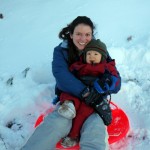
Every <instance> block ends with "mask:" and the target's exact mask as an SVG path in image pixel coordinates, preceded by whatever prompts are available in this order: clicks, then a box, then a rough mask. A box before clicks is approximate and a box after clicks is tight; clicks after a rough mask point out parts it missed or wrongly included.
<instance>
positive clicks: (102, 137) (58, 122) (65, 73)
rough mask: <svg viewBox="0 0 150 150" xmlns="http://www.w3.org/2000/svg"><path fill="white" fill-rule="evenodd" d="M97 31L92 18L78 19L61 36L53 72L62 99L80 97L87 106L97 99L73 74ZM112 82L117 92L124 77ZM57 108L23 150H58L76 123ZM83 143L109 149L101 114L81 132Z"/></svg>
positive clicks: (88, 149)
mask: <svg viewBox="0 0 150 150" xmlns="http://www.w3.org/2000/svg"><path fill="white" fill-rule="evenodd" d="M94 28H95V27H94V25H93V22H92V21H91V20H90V18H88V17H86V16H78V17H77V18H76V19H74V20H73V21H72V22H71V23H70V24H69V25H68V26H67V27H65V28H63V29H62V31H61V32H60V33H59V37H60V38H61V39H63V42H62V43H61V44H59V45H58V46H57V47H56V48H55V49H54V55H53V62H52V72H53V75H54V77H55V79H56V94H57V95H58V96H59V94H60V93H61V91H63V92H66V93H69V94H71V95H74V96H76V97H78V98H80V99H81V100H83V101H85V103H86V104H90V103H91V101H92V100H93V97H94V98H95V96H93V95H95V93H93V92H92V91H90V90H89V88H88V87H86V85H84V84H83V83H82V82H81V81H80V80H79V79H77V78H76V77H75V76H74V75H73V74H72V73H71V72H70V71H69V66H70V65H71V64H72V63H74V62H75V61H78V60H79V57H80V55H81V54H82V50H83V49H84V48H85V46H86V45H87V44H88V43H89V42H90V41H91V39H92V38H93V36H94ZM112 61H113V60H112V59H111V58H110V57H109V56H108V57H107V62H108V63H110V65H111V62H112ZM113 64H114V63H113ZM112 82H115V83H113V85H114V86H113V89H111V92H112V93H117V92H118V91H119V89H120V77H118V80H117V81H116V80H115V81H112ZM111 88H112V87H111ZM96 94H97V93H96ZM58 107H59V106H58ZM58 107H57V108H58ZM57 108H56V110H55V111H54V112H52V113H51V114H49V115H48V116H47V117H46V118H45V120H44V122H43V123H42V124H41V125H40V126H39V127H38V128H37V129H36V130H35V132H34V133H33V135H32V136H31V137H30V139H29V140H28V141H27V143H26V145H25V146H24V147H23V150H34V149H36V150H54V149H55V145H56V143H57V142H58V141H59V140H60V139H61V138H63V137H66V136H67V135H68V133H69V131H70V129H71V126H72V120H69V119H66V118H65V117H62V116H61V115H59V114H58V110H57ZM79 143H80V149H81V150H105V149H108V135H107V130H106V127H105V125H104V123H103V120H102V119H101V118H100V117H99V115H98V114H96V113H93V114H92V115H90V116H89V117H88V119H87V120H86V121H85V122H84V124H83V126H82V128H81V131H80V142H79Z"/></svg>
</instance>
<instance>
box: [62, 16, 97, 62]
mask: <svg viewBox="0 0 150 150" xmlns="http://www.w3.org/2000/svg"><path fill="white" fill-rule="evenodd" d="M79 24H85V25H88V26H90V27H91V29H92V35H93V33H94V29H95V26H94V24H93V22H92V21H91V19H90V18H88V17H86V16H78V17H77V18H75V19H74V20H73V21H72V22H71V23H70V24H68V25H67V27H64V28H63V29H62V30H61V31H60V33H59V38H60V39H63V40H67V41H68V48H69V51H68V60H69V64H72V63H73V62H75V59H76V56H77V55H78V54H77V51H76V48H75V45H74V43H73V41H72V39H71V38H70V34H73V32H74V29H75V27H76V26H77V25H79Z"/></svg>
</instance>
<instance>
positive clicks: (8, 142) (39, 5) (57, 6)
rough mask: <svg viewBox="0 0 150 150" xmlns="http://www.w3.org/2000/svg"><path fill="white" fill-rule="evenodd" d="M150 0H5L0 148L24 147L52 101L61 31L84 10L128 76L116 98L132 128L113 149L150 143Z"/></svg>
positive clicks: (0, 6)
mask: <svg viewBox="0 0 150 150" xmlns="http://www.w3.org/2000/svg"><path fill="white" fill-rule="evenodd" d="M149 6H150V2H149V1H148V0H144V1H142V0H115V1H109V0H106V1H103V0H93V1H90V0H84V1H79V0H74V1H70V0H63V1H59V0H55V1H54V0H51V1H49V0H45V1H42V0H26V1H24V0H13V1H11V0H7V1H6V0H0V13H2V14H3V18H0V150H19V149H20V148H21V147H22V145H23V144H24V142H25V141H26V140H27V139H28V137H29V136H30V135H31V134H32V132H33V131H34V128H33V126H34V123H35V120H36V118H37V117H38V115H39V114H41V112H43V111H45V110H46V109H47V108H49V107H50V105H51V104H50V103H51V101H52V99H53V98H54V97H55V95H54V85H55V79H54V77H53V75H52V72H51V61H52V55H53V48H54V47H55V46H56V45H58V44H59V43H60V42H61V41H60V40H59V39H58V33H59V31H60V29H61V28H63V27H64V26H66V25H67V24H68V23H69V22H71V21H72V20H73V19H74V18H75V17H76V16H78V15H86V16H89V17H90V18H91V19H92V20H93V21H94V23H95V24H96V28H97V29H96V32H95V36H96V37H97V38H100V39H101V40H102V41H104V42H105V43H106V44H107V47H108V50H109V53H110V55H111V56H112V57H113V58H114V59H116V63H117V68H118V70H119V72H120V74H121V77H122V89H121V90H120V92H119V93H118V94H116V95H112V99H113V101H114V102H115V103H117V104H118V105H119V106H120V107H121V108H122V109H123V110H124V111H125V112H126V113H127V115H128V116H129V120H130V125H131V128H130V132H129V134H128V136H127V137H126V138H125V139H123V140H122V141H120V142H119V143H116V144H113V145H111V147H110V148H111V149H112V150H118V149H119V150H135V149H136V150H141V149H143V150H148V149H149V147H150V127H149V123H150V109H149V108H150V102H149V97H150V69H149V68H150V59H149V58H150V31H149V27H150V20H149V18H150V11H149Z"/></svg>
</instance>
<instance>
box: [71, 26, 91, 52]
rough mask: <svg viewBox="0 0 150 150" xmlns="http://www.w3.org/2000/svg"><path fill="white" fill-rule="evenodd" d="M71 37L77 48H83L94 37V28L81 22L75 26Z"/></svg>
mask: <svg viewBox="0 0 150 150" xmlns="http://www.w3.org/2000/svg"><path fill="white" fill-rule="evenodd" d="M70 37H71V39H72V40H73V43H74V45H75V46H76V47H77V49H78V50H83V49H84V48H85V46H86V45H87V44H88V43H89V42H90V41H91V39H92V29H91V27H90V26H88V25H85V24H79V25H77V26H76V27H75V29H74V32H73V34H72V35H70Z"/></svg>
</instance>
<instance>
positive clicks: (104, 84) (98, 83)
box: [94, 73, 112, 94]
mask: <svg viewBox="0 0 150 150" xmlns="http://www.w3.org/2000/svg"><path fill="white" fill-rule="evenodd" d="M111 84H112V78H111V75H110V74H108V73H105V74H104V75H103V76H102V77H100V78H97V79H96V80H95V81H94V88H95V89H96V90H97V91H98V93H101V94H102V93H107V92H108V91H109V87H110V86H111Z"/></svg>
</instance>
